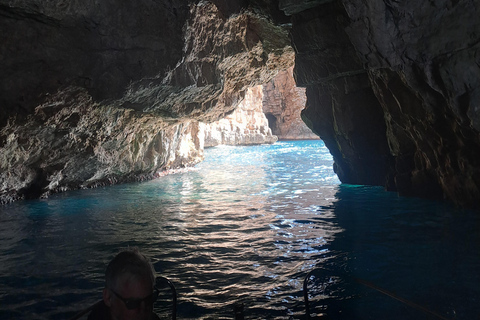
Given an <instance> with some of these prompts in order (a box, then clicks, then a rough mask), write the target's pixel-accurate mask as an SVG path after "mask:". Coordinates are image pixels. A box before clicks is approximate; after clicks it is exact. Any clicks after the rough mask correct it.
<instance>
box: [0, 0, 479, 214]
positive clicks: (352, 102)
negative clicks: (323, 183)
mask: <svg viewBox="0 0 480 320" xmlns="http://www.w3.org/2000/svg"><path fill="white" fill-rule="evenodd" d="M145 12H148V13H149V14H148V15H145ZM477 13H478V8H477V4H476V3H475V2H472V1H456V2H455V3H454V4H450V3H442V4H441V5H440V4H439V5H438V6H437V4H433V3H429V4H420V3H414V2H408V3H405V2H395V3H390V2H388V3H387V2H385V1H376V2H373V3H371V2H368V1H363V0H338V1H297V2H295V3H293V2H292V1H284V0H280V1H278V0H276V1H225V0H211V1H189V0H181V1H175V2H172V1H160V2H151V1H142V0H141V1H137V2H136V4H135V6H132V5H129V4H128V3H122V4H118V7H116V13H115V15H114V16H115V18H114V19H113V18H112V16H113V15H112V11H111V7H109V5H108V4H107V3H96V4H95V6H93V5H91V3H90V2H85V3H83V2H82V3H79V2H69V3H65V4H64V5H62V6H57V5H56V4H55V3H54V2H44V1H37V0H34V1H31V2H28V3H27V2H24V1H10V2H8V4H7V3H3V4H0V25H1V28H2V33H1V35H0V49H1V50H0V53H1V54H0V65H1V66H2V74H1V75H0V77H1V81H0V83H1V85H0V105H1V106H2V108H1V109H0V126H1V127H0V155H1V157H0V169H1V170H0V201H1V202H2V203H5V202H10V201H15V200H17V199H21V198H24V197H25V195H23V194H22V192H21V190H30V189H32V188H30V186H32V185H35V188H33V189H35V190H36V193H37V192H38V191H39V190H40V193H41V196H46V195H48V194H49V193H52V192H60V191H63V190H68V189H73V188H84V187H92V186H96V185H104V184H110V183H118V182H124V181H132V180H135V179H145V178H149V177H152V176H154V175H155V174H156V172H158V171H159V170H166V169H169V168H176V167H185V166H192V165H194V164H195V163H198V162H199V161H201V160H202V157H203V147H204V145H203V143H204V141H207V140H209V139H201V138H199V134H200V135H201V134H202V133H204V132H205V131H204V130H203V129H204V128H205V127H204V125H205V124H207V123H208V124H210V123H215V122H216V121H218V120H220V119H223V118H227V120H228V117H231V116H232V115H233V114H234V110H237V109H238V107H239V105H240V104H241V103H242V101H245V100H248V99H259V100H260V99H261V100H262V101H263V102H265V101H278V99H279V98H280V99H282V98H285V97H286V96H287V95H288V96H290V97H291V100H292V101H295V103H298V104H303V105H304V106H305V107H304V110H303V111H301V114H300V116H299V117H298V116H296V115H295V116H294V117H292V118H291V116H292V114H291V113H289V112H284V110H278V109H275V110H274V109H271V110H266V111H265V110H263V112H264V113H266V114H271V115H273V116H275V117H276V119H277V121H276V128H277V129H278V130H279V131H280V132H281V133H280V134H279V138H280V137H281V136H283V137H282V138H280V139H290V138H292V137H294V136H298V134H299V132H298V131H295V130H293V128H299V125H298V124H299V123H300V122H298V123H296V122H295V121H297V120H295V121H293V120H291V119H301V122H302V123H306V124H307V125H306V126H305V127H306V128H308V130H310V132H308V133H306V132H305V135H307V134H308V135H312V134H313V136H315V137H316V138H318V137H320V138H321V139H322V140H323V141H324V142H325V145H326V146H327V147H328V149H329V150H330V152H331V154H332V156H333V158H334V161H335V168H336V171H337V173H338V175H339V178H340V180H341V181H342V182H345V183H352V184H367V185H377V186H384V187H385V188H386V189H387V190H391V191H396V192H398V193H399V194H401V195H413V196H428V197H433V198H437V199H444V200H447V201H451V202H453V203H455V204H458V205H461V206H474V207H475V206H478V203H479V202H478V200H479V199H480V163H479V160H478V159H479V156H478V155H479V150H480V134H479V132H480V112H479V110H480V109H479V108H478V101H479V99H478V96H479V94H478V91H479V90H478V88H479V87H480V84H479V80H478V79H480V67H479V63H478V61H477V60H478V58H477V57H478V51H479V50H480V49H479V46H480V45H479V43H480V41H479V35H480V23H479V22H478V19H477ZM419 21H421V22H422V23H419ZM385 44H388V45H385ZM282 72H288V73H291V74H292V79H295V80H294V82H296V85H297V86H298V87H296V88H297V89H294V90H293V91H292V90H286V88H287V87H288V86H289V81H291V79H287V78H285V79H284V80H274V78H275V76H276V75H277V74H279V73H282ZM262 84H263V85H264V87H268V86H274V87H275V88H277V89H278V88H280V90H276V91H269V90H266V91H265V90H264V89H262V90H260V89H258V88H257V86H259V85H262ZM302 90H303V97H304V98H301V97H300V96H299V95H297V94H296V93H295V92H297V93H298V91H302ZM249 92H250V93H249ZM273 92H277V93H273ZM278 92H284V93H285V94H284V96H283V97H282V96H281V95H278ZM249 95H250V96H249ZM301 99H305V101H297V100H301ZM263 105H265V103H263ZM273 105H275V106H281V105H282V104H281V103H280V104H279V103H274V104H273ZM246 112H247V114H248V115H249V116H251V115H252V112H253V110H248V107H247V109H246ZM227 115H228V116H227ZM234 116H235V117H237V118H238V119H237V120H241V121H240V122H241V123H244V124H243V125H242V126H237V127H235V128H233V130H231V131H230V132H239V131H242V130H243V132H244V133H245V134H244V136H245V137H240V136H238V135H235V134H229V135H223V136H225V137H226V138H225V139H226V140H228V141H234V142H235V143H247V144H248V143H258V141H259V139H260V138H261V137H262V136H269V135H268V131H272V130H271V129H269V127H268V120H266V119H264V120H262V121H264V122H265V124H264V123H262V124H258V123H256V124H255V125H246V124H245V123H246V122H244V120H245V119H242V117H244V116H242V115H239V114H235V115H234ZM269 117H270V120H271V119H273V118H271V117H272V116H269ZM264 118H265V116H264ZM280 119H281V121H280ZM223 120H224V119H223ZM223 120H221V121H223ZM227 122H228V123H226V122H223V123H222V124H219V127H220V132H226V131H225V130H226V128H227V126H228V125H230V126H231V124H232V122H231V121H230V120H228V121H227ZM283 123H295V124H294V125H292V126H290V128H283V129H282V128H281V125H283ZM272 127H273V125H272ZM265 133H267V134H266V135H265ZM302 134H303V133H302ZM221 136H222V135H221V134H220V135H218V134H211V139H210V140H211V141H212V143H216V142H215V141H218V140H219V139H220V138H219V137H221ZM270 136H273V135H271V134H270ZM313 136H312V137H313ZM315 137H313V138H315ZM242 139H243V140H242ZM268 139H274V138H270V137H268ZM39 169H41V170H42V172H46V177H45V179H42V185H41V186H39V185H38V179H37V178H36V177H37V172H38V171H39ZM425 190H434V192H425Z"/></svg>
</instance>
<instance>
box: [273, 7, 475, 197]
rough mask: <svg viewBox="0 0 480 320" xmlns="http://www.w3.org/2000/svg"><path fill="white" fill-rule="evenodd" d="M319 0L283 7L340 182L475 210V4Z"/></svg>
mask: <svg viewBox="0 0 480 320" xmlns="http://www.w3.org/2000/svg"><path fill="white" fill-rule="evenodd" d="M280 2H281V3H282V2H289V1H280ZM320 2H321V3H314V5H312V1H300V2H297V4H296V6H295V8H293V9H292V10H291V12H289V14H291V15H292V20H293V28H292V30H293V31H292V41H293V44H294V47H295V49H296V69H295V72H296V77H297V81H298V84H299V85H301V86H305V87H306V88H307V97H308V98H307V99H308V102H307V108H306V110H305V111H304V113H303V116H304V119H305V121H306V123H308V124H309V125H310V126H311V127H312V128H313V130H314V131H315V132H318V133H319V135H320V137H321V138H322V139H324V140H325V143H326V145H327V146H328V147H329V149H330V151H331V152H332V154H333V156H334V160H335V169H336V171H337V173H338V175H339V177H340V179H341V180H342V181H343V182H347V183H358V184H372V185H383V186H386V188H387V189H389V190H397V191H398V192H399V193H400V194H402V195H413V196H422V197H431V198H437V199H448V200H450V201H453V202H455V203H457V204H461V205H466V206H472V205H473V206H478V200H479V199H480V166H479V165H480V163H479V159H480V140H479V129H480V128H479V115H480V113H479V99H478V97H479V95H478V94H479V79H480V78H479V76H480V69H479V63H478V61H479V60H478V57H479V54H478V52H479V51H478V49H479V43H480V42H479V40H480V23H479V22H478V19H476V17H477V16H478V13H479V8H478V6H479V4H478V3H477V2H475V1H468V0H467V1H461V0H460V1H435V2H432V1H422V2H416V1H402V2H396V1H386V0H385V1H383V0H375V1H366V0H342V1H323V2H322V1H320ZM302 3H303V4H304V6H303V7H302V6H301V4H302Z"/></svg>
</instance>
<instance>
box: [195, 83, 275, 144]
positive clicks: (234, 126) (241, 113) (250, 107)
mask: <svg viewBox="0 0 480 320" xmlns="http://www.w3.org/2000/svg"><path fill="white" fill-rule="evenodd" d="M262 101H263V86H262V85H259V86H256V87H253V88H249V89H248V90H247V93H246V94H245V99H244V100H243V101H242V102H241V103H240V104H239V105H238V107H237V108H236V109H235V111H233V112H232V113H231V114H229V115H228V116H226V117H225V118H223V119H220V120H218V121H216V122H213V123H209V124H204V125H203V126H202V127H203V128H204V130H205V133H204V137H205V147H213V146H217V145H256V144H264V143H274V142H276V141H277V140H278V138H277V137H276V136H274V135H272V130H271V129H270V127H269V126H268V120H267V118H266V117H265V114H264V113H263V110H262Z"/></svg>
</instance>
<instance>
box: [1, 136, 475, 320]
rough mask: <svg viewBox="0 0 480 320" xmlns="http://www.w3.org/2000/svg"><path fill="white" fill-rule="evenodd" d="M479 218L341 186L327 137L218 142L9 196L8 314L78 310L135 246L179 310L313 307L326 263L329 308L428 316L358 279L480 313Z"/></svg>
mask: <svg viewBox="0 0 480 320" xmlns="http://www.w3.org/2000/svg"><path fill="white" fill-rule="evenodd" d="M479 226H480V223H479V219H478V217H477V216H476V215H474V214H472V213H471V212H464V211H459V210H456V209H454V208H452V207H449V206H447V205H445V204H440V203H436V202H431V201H424V200H419V199H410V198H399V197H397V196H396V195H395V194H393V193H388V192H384V191H383V190H382V189H381V188H375V187H365V186H349V185H339V182H338V179H337V178H336V176H335V174H334V173H333V171H332V159H331V156H330V155H329V154H328V150H326V148H324V146H323V143H322V142H321V141H312V142H288V143H287V142H283V143H277V144H275V145H271V146H258V147H248V148H247V147H245V148H242V147H238V148H228V147H222V148H214V149H209V150H208V157H207V159H206V161H205V162H203V163H202V164H200V165H199V166H197V168H196V169H195V170H191V171H188V172H184V173H179V174H175V175H170V176H164V177H161V178H160V179H156V180H153V181H149V182H146V183H138V184H127V185H120V186H114V187H111V188H99V189H93V190H82V191H75V192H69V193H65V194H60V195H56V196H54V197H51V198H50V199H48V200H34V201H25V202H21V203H16V204H12V205H8V206H5V207H3V208H2V212H1V214H0V319H66V318H69V317H71V316H73V315H74V314H76V313H77V312H78V311H79V310H81V309H82V308H86V307H88V306H89V305H91V304H93V303H95V302H96V301H97V300H98V299H99V298H100V297H101V289H102V288H103V274H104V270H105V266H106V264H107V263H108V261H109V259H110V258H112V257H113V255H114V254H115V253H117V252H118V250H119V249H120V248H124V247H127V246H138V247H139V248H140V249H141V250H142V251H143V252H145V254H147V255H148V256H150V257H151V258H152V261H153V263H154V265H155V268H156V270H157V272H158V273H159V274H161V275H163V276H165V277H167V278H169V279H170V280H172V281H173V282H174V283H175V286H176V288H177V291H178V318H179V319H232V318H233V309H234V307H235V306H236V305H237V304H239V303H241V304H243V306H244V315H245V318H246V319H290V318H294V319H305V307H304V303H303V291H302V284H303V279H304V278H305V276H306V275H307V273H308V272H309V271H311V270H312V269H314V268H317V267H323V268H327V270H330V271H331V272H332V273H333V278H334V279H335V278H336V279H340V280H342V281H339V283H340V285H338V286H337V288H333V287H332V290H333V289H335V290H333V291H334V292H332V293H331V294H330V295H328V296H325V295H323V296H322V294H321V292H318V293H320V294H316V293H317V292H316V291H315V290H317V289H318V288H320V289H321V288H322V286H323V287H325V281H323V280H321V279H320V278H321V277H319V276H318V275H317V277H316V278H313V279H312V280H311V281H312V282H311V284H312V287H313V288H314V289H315V288H316V289H315V290H314V291H312V292H311V295H312V312H318V313H320V312H327V313H330V314H331V318H332V319H425V315H424V314H423V313H421V312H419V311H418V310H414V309H413V310H412V308H411V307H409V306H408V305H405V303H402V302H399V301H398V300H395V299H392V298H391V297H388V296H385V295H384V294H381V293H379V292H378V291H376V290H372V289H371V288H368V287H365V286H359V285H358V283H355V282H354V281H352V279H364V280H365V281H368V282H369V283H372V284H375V285H376V286H378V287H381V288H384V289H385V290H387V291H389V292H393V293H395V294H396V295H398V296H399V297H403V298H405V299H406V300H408V301H413V302H415V303H417V304H418V305H421V306H425V307H426V308H429V309H431V310H434V311H436V312H438V313H439V314H443V315H445V316H446V317H447V318H454V317H455V316H457V318H458V319H474V318H475V317H476V316H477V315H476V314H475V311H476V310H475V308H476V307H475V306H476V303H477V302H478V301H477V300H476V299H478V297H479V296H480V292H479V288H480V280H479V273H480V255H479V254H478V252H479V250H480V238H479V237H480V232H479V229H480V227H479ZM316 279H317V280H318V281H317V280H316ZM329 279H330V278H329ZM322 281H323V282H322ZM329 281H330V280H329ZM330 282H333V281H330ZM332 296H334V297H335V298H332ZM327 302H328V303H327Z"/></svg>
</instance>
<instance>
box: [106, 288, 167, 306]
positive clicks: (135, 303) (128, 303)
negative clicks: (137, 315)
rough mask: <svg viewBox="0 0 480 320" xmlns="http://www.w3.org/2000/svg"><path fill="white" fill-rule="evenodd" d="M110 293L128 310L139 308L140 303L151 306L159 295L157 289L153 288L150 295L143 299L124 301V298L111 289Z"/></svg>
mask: <svg viewBox="0 0 480 320" xmlns="http://www.w3.org/2000/svg"><path fill="white" fill-rule="evenodd" d="M110 291H112V292H113V294H114V295H116V296H117V298H118V299H120V300H122V301H123V303H124V304H125V307H127V309H128V310H133V309H138V308H140V306H141V304H142V302H145V305H152V304H153V303H154V302H155V301H157V298H158V294H159V292H158V289H157V288H155V289H154V291H153V293H152V294H151V295H149V296H147V297H145V298H143V299H125V298H124V297H122V296H121V295H119V294H118V293H116V292H115V291H113V290H112V289H110Z"/></svg>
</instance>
